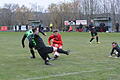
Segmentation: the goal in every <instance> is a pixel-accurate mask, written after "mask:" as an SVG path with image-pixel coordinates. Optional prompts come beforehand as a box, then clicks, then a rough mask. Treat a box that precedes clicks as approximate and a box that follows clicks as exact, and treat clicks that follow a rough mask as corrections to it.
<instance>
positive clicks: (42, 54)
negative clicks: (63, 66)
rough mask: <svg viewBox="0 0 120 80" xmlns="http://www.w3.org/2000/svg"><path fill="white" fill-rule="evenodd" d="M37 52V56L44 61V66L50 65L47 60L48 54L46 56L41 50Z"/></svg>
mask: <svg viewBox="0 0 120 80" xmlns="http://www.w3.org/2000/svg"><path fill="white" fill-rule="evenodd" d="M37 51H38V53H39V55H40V56H41V58H42V59H43V60H44V62H45V65H51V63H49V60H48V58H47V57H48V54H46V53H44V50H43V49H42V50H40V49H39V50H37Z"/></svg>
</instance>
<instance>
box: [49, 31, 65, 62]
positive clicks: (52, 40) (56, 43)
mask: <svg viewBox="0 0 120 80" xmlns="http://www.w3.org/2000/svg"><path fill="white" fill-rule="evenodd" d="M48 44H49V45H50V46H53V47H57V48H60V49H62V46H63V42H62V37H61V35H60V34H59V33H58V31H57V30H54V31H53V34H52V35H50V37H49V38H48ZM59 56H60V55H59V53H58V52H57V51H56V52H54V58H53V60H55V59H57V58H58V57H59Z"/></svg>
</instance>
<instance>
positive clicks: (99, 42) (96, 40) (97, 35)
mask: <svg viewBox="0 0 120 80" xmlns="http://www.w3.org/2000/svg"><path fill="white" fill-rule="evenodd" d="M95 36H96V42H97V43H98V44H99V43H100V42H99V41H98V40H99V38H98V34H97V33H95Z"/></svg>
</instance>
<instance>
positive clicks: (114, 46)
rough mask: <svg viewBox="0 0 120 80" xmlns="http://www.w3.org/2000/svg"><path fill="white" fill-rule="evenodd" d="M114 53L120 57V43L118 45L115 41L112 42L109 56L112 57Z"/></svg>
mask: <svg viewBox="0 0 120 80" xmlns="http://www.w3.org/2000/svg"><path fill="white" fill-rule="evenodd" d="M113 54H115V55H116V57H115V58H118V57H120V45H118V44H117V43H116V42H113V43H112V51H111V53H110V56H109V57H112V55H113Z"/></svg>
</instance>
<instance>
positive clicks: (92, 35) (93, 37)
mask: <svg viewBox="0 0 120 80" xmlns="http://www.w3.org/2000/svg"><path fill="white" fill-rule="evenodd" d="M93 39H95V36H94V33H92V32H91V39H90V43H91V42H92V41H93Z"/></svg>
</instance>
